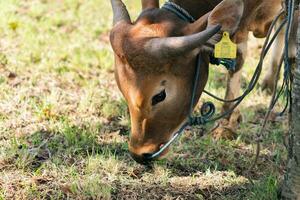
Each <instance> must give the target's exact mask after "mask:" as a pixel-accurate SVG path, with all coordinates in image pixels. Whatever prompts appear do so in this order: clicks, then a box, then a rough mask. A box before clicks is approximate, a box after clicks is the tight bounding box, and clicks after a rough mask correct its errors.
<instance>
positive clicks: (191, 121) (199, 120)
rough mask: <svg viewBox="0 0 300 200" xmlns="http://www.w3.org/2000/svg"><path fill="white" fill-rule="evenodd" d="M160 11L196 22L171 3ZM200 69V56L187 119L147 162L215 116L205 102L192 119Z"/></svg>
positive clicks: (213, 108) (209, 103)
mask: <svg viewBox="0 0 300 200" xmlns="http://www.w3.org/2000/svg"><path fill="white" fill-rule="evenodd" d="M162 9H164V10H168V11H170V12H172V13H174V14H175V15H177V16H178V17H179V18H180V19H182V20H184V21H186V22H189V23H192V22H195V21H196V20H195V19H194V18H193V16H191V15H190V14H189V13H188V12H187V11H186V10H185V9H183V8H182V7H180V6H179V5H177V4H175V3H173V2H170V1H168V2H166V3H165V4H164V5H163V6H162ZM200 67H201V57H200V55H198V56H197V64H196V74H195V77H194V82H193V88H192V89H193V91H192V98H191V105H190V110H189V117H188V119H187V120H186V121H185V122H184V123H183V124H182V125H181V127H180V128H179V130H178V131H177V132H175V133H174V134H173V137H172V138H171V139H170V140H169V141H168V142H167V143H166V144H164V145H163V146H162V147H161V148H160V149H159V151H157V152H155V153H154V154H151V155H149V156H147V157H146V158H147V159H148V160H152V159H154V158H157V157H158V156H159V155H161V154H162V153H163V152H164V151H165V150H166V149H167V148H168V147H169V146H170V145H171V144H172V143H173V142H174V141H175V140H176V139H177V138H179V137H180V136H181V135H182V134H183V132H184V130H185V129H186V127H188V126H196V125H204V124H206V123H207V122H209V120H210V118H211V117H212V116H213V115H214V114H215V110H216V108H215V106H214V104H213V103H211V102H206V103H204V104H203V105H202V107H201V109H200V112H201V116H198V117H193V110H194V106H193V105H194V104H195V98H196V92H197V88H198V83H199V77H200Z"/></svg>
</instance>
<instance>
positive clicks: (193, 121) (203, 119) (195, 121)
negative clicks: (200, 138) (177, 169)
mask: <svg viewBox="0 0 300 200" xmlns="http://www.w3.org/2000/svg"><path fill="white" fill-rule="evenodd" d="M167 3H171V2H167ZM175 5H176V4H175ZM176 6H178V5H176ZM170 11H171V12H174V11H173V10H170ZM283 13H284V10H282V11H281V12H280V13H279V14H278V15H277V16H276V18H275V19H274V20H273V22H272V24H271V26H270V29H269V30H268V34H267V38H266V40H265V43H264V45H263V48H262V53H261V56H260V60H259V63H258V65H257V67H256V70H255V72H254V74H253V77H252V78H251V81H250V83H249V85H248V87H247V89H246V90H245V92H244V93H243V95H241V96H240V97H238V98H235V99H232V100H223V99H221V98H219V97H217V96H215V95H213V94H211V93H209V92H207V91H204V92H205V93H206V94H208V95H210V96H212V97H214V98H216V99H217V100H220V101H223V102H235V104H234V105H233V106H232V108H231V109H230V110H228V111H226V112H224V113H222V114H221V115H219V116H217V117H215V118H212V116H213V115H214V113H215V106H214V104H213V103H211V102H207V103H204V104H203V105H202V107H201V116H197V117H193V110H194V104H195V98H196V93H197V88H198V83H199V77H200V67H201V57H200V55H198V56H197V63H196V69H195V70H196V73H195V78H194V82H193V88H192V96H191V104H190V109H189V117H188V120H187V122H185V123H183V125H182V126H181V128H180V129H179V130H178V131H177V132H176V133H175V134H174V135H173V137H172V138H171V139H170V140H169V142H167V143H166V144H165V145H163V147H162V148H160V150H159V151H157V152H156V153H154V154H152V155H149V156H148V157H147V159H148V160H152V159H154V158H156V157H158V156H159V155H160V154H161V153H162V152H163V151H164V150H166V149H167V148H168V147H169V146H170V145H171V144H172V143H173V142H174V141H175V140H176V139H177V138H178V137H179V136H181V135H182V134H183V132H184V130H185V128H186V127H187V126H196V125H204V124H207V123H209V122H214V121H217V120H219V119H221V118H223V117H226V116H227V115H230V114H231V113H232V112H233V111H234V110H235V108H236V107H237V106H238V105H239V104H240V103H241V102H242V101H243V99H244V98H245V97H246V96H248V94H250V92H251V91H252V90H253V89H254V87H255V85H256V84H257V82H258V79H259V77H260V74H261V71H262V66H263V62H264V58H265V56H266V55H267V53H268V51H269V50H270V48H271V46H272V44H273V42H274V40H275V39H276V37H277V36H278V34H279V32H280V31H281V29H282V28H283V26H284V25H285V23H286V22H287V21H288V20H284V21H283V22H282V23H281V25H280V26H279V28H278V29H277V30H276V32H275V33H274V35H273V37H272V38H271V40H270V37H271V33H272V30H273V28H274V26H275V24H276V23H277V21H278V20H279V17H280V16H281V15H282V14H283ZM175 14H177V15H178V12H175ZM178 16H179V15H178ZM179 17H180V16H179ZM289 22H290V21H289ZM273 103H274V102H272V104H273ZM258 148H259V145H258ZM258 152H259V150H258Z"/></svg>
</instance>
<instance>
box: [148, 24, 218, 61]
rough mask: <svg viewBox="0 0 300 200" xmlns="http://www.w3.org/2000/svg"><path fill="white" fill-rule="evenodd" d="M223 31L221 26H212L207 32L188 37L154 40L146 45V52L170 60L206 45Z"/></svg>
mask: <svg viewBox="0 0 300 200" xmlns="http://www.w3.org/2000/svg"><path fill="white" fill-rule="evenodd" d="M220 30H221V26H220V25H215V26H210V27H209V28H207V29H206V30H204V31H202V32H199V33H195V34H192V35H187V36H180V37H168V38H153V39H150V40H149V41H148V42H147V43H146V44H145V51H146V52H147V53H149V54H150V55H152V56H155V57H157V58H161V57H164V58H168V57H174V56H178V55H182V54H185V53H187V52H189V51H192V50H194V49H196V48H198V47H200V46H201V45H203V44H205V43H206V42H207V41H208V40H209V39H210V38H211V37H212V36H214V35H215V34H216V33H218V32H219V31H220Z"/></svg>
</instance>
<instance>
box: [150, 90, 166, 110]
mask: <svg viewBox="0 0 300 200" xmlns="http://www.w3.org/2000/svg"><path fill="white" fill-rule="evenodd" d="M166 96H167V95H166V91H165V90H163V91H161V92H160V93H158V94H157V95H155V96H154V97H152V106H154V105H156V104H158V103H159V102H162V101H163V100H165V98H166Z"/></svg>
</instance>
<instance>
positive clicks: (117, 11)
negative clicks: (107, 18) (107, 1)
mask: <svg viewBox="0 0 300 200" xmlns="http://www.w3.org/2000/svg"><path fill="white" fill-rule="evenodd" d="M111 6H112V9H113V15H114V19H113V24H114V25H116V24H117V23H118V22H120V21H125V22H127V23H131V20H130V16H129V14H128V11H127V9H126V6H125V5H124V3H123V2H122V1H121V0H111Z"/></svg>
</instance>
